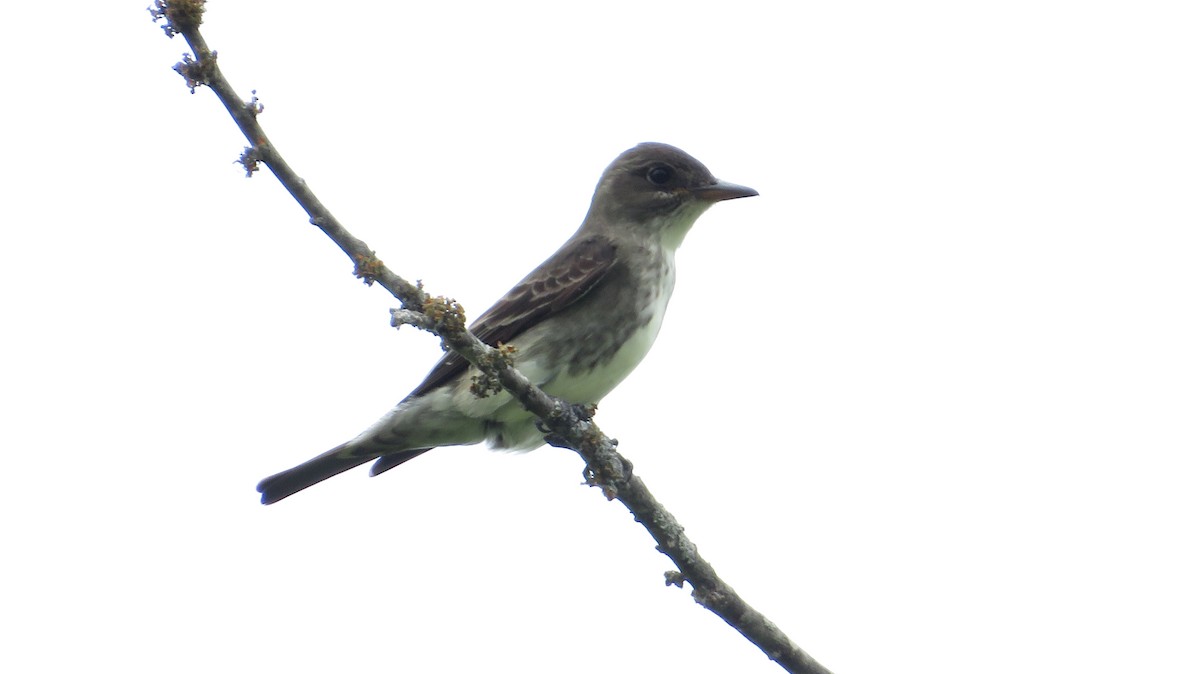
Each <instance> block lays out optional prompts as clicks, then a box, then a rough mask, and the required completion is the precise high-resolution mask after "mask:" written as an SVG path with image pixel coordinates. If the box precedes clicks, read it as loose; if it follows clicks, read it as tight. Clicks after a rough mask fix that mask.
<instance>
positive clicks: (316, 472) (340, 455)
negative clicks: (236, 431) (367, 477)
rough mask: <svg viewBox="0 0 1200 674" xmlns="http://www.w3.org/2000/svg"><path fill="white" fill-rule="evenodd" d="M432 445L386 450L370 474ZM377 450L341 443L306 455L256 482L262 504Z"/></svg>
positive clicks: (372, 456) (374, 455) (368, 457)
mask: <svg viewBox="0 0 1200 674" xmlns="http://www.w3.org/2000/svg"><path fill="white" fill-rule="evenodd" d="M430 449H432V447H423V448H420V449H408V450H404V451H402V452H396V453H390V454H387V455H385V456H383V457H382V458H379V461H378V462H377V463H376V464H375V466H373V467H372V470H371V475H378V474H380V473H382V472H384V471H386V470H389V469H391V468H395V467H396V466H398V465H400V464H402V463H404V462H405V461H408V460H409V459H411V458H413V457H416V456H420V455H421V454H424V453H425V452H428V451H429V450H430ZM379 456H380V455H379V454H378V453H370V452H363V451H362V448H361V447H352V446H351V443H345V444H341V445H338V446H337V447H334V448H333V449H331V450H329V451H328V452H325V453H324V454H322V455H320V456H318V457H315V458H313V459H309V460H308V461H305V462H304V463H302V464H300V465H299V466H296V467H295V468H289V469H287V470H285V471H283V472H282V473H276V474H274V475H272V476H271V477H268V478H265V479H264V480H263V481H262V482H259V483H258V491H259V492H260V493H261V494H262V502H263V504H264V505H267V504H271V503H275V502H276V501H280V500H283V499H285V498H287V497H289V496H291V495H292V494H295V493H296V492H298V491H301V490H303V489H308V488H309V487H311V486H313V485H314V484H317V483H318V482H321V481H323V480H328V479H329V478H331V477H333V476H334V475H337V474H339V473H344V472H346V471H348V470H350V469H351V468H354V467H355V466H361V465H362V464H364V463H366V462H368V461H370V460H372V459H375V458H378V457H379Z"/></svg>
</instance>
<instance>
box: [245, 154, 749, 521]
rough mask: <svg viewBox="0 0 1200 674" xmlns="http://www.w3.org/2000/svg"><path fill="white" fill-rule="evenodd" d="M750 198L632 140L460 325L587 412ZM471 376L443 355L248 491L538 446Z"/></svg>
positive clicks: (512, 403) (537, 436) (509, 407)
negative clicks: (697, 242) (459, 452)
mask: <svg viewBox="0 0 1200 674" xmlns="http://www.w3.org/2000/svg"><path fill="white" fill-rule="evenodd" d="M757 194H758V192H756V191H754V190H752V189H750V188H749V187H742V186H741V185H734V184H732V183H727V182H724V181H721V180H717V179H716V178H714V177H713V175H712V173H710V172H709V171H708V169H707V168H705V167H704V165H703V164H701V163H700V162H698V161H696V160H695V159H694V158H692V157H691V156H690V155H688V154H687V153H686V152H684V151H682V150H680V149H678V148H675V147H671V146H670V145H664V144H661V143H642V144H641V145H638V146H637V147H635V148H633V149H631V150H627V151H626V152H624V153H622V154H621V156H619V157H617V158H616V160H615V161H613V163H612V164H610V165H609V167H608V168H607V169H605V171H604V175H602V176H601V177H600V183H599V184H598V185H596V193H595V195H594V196H593V197H592V205H591V208H590V209H589V210H588V213H587V217H585V218H584V219H583V224H582V225H581V226H580V227H579V229H578V231H576V232H575V234H574V235H572V236H571V238H570V239H568V240H567V242H566V243H564V244H563V246H562V247H561V248H559V249H558V251H557V252H556V253H554V254H553V255H551V256H550V258H549V259H548V260H546V261H545V262H543V263H542V264H541V265H540V266H538V268H537V269H534V270H533V271H532V272H531V273H530V274H529V275H528V276H526V277H525V278H524V279H522V280H521V282H520V283H518V284H517V285H516V287H514V288H513V289H512V290H510V291H509V292H508V294H507V295H505V296H504V297H502V298H501V299H500V301H499V302H497V303H496V304H495V305H494V306H492V308H490V309H488V310H487V311H486V312H484V314H483V315H482V316H480V317H479V320H477V321H475V323H474V324H472V325H471V328H470V329H471V332H473V333H474V334H475V335H476V336H478V337H479V338H480V339H481V340H483V341H484V342H486V343H488V344H491V345H493V346H495V345H496V344H497V343H500V342H503V343H504V344H507V345H511V346H513V347H515V348H516V351H515V353H514V362H515V365H516V367H517V369H519V370H520V371H521V372H522V373H524V374H525V376H526V377H528V378H529V380H530V381H531V382H533V384H534V385H536V386H539V387H541V388H542V389H543V390H544V391H546V393H549V394H550V395H553V396H557V397H559V398H562V399H564V400H566V401H568V402H571V403H577V404H585V405H586V404H595V403H598V402H599V401H600V399H601V398H603V397H604V396H605V395H607V394H608V392H609V391H611V390H613V388H615V387H616V385H617V384H619V383H620V382H621V380H622V379H624V378H625V377H626V375H628V374H629V373H630V372H632V371H633V368H634V367H636V366H637V364H638V363H639V362H641V360H642V358H643V357H645V355H646V353H647V352H649V350H650V346H651V345H652V344H653V343H654V338H655V337H656V336H657V335H658V329H659V327H660V326H661V325H662V320H663V314H664V313H666V310H667V301H668V300H669V299H670V298H671V291H672V289H673V288H674V287H675V250H676V249H678V248H679V244H680V243H682V242H683V237H684V235H686V234H687V233H688V230H689V229H691V228H692V224H693V223H695V222H696V218H698V217H700V214H701V213H703V212H704V211H705V210H707V209H708V207H709V206H712V205H713V204H714V203H716V202H718V201H724V200H726V199H737V198H739V197H752V196H755V195H757ZM476 374H478V370H476V369H475V368H473V367H471V366H470V365H469V364H468V363H467V361H466V360H465V359H463V358H462V357H461V356H459V355H458V354H456V353H454V352H453V351H451V352H448V353H447V354H446V355H445V356H443V357H442V359H441V360H440V361H439V362H438V364H437V365H435V366H434V368H433V370H432V371H431V372H430V373H429V376H427V377H426V378H425V381H423V382H421V384H420V385H418V386H417V388H416V389H414V390H413V392H412V393H410V394H408V397H406V398H405V399H404V400H401V401H400V404H398V405H396V406H395V407H394V408H393V409H392V410H391V411H390V412H388V413H387V414H386V415H384V417H383V418H382V419H380V420H379V421H377V422H375V424H374V425H373V426H371V427H370V428H368V429H367V430H366V431H364V432H363V433H362V434H360V435H359V436H358V437H356V438H354V439H353V440H351V441H349V442H347V443H345V444H342V445H338V446H337V447H334V448H333V449H331V450H329V451H328V452H325V453H324V454H322V455H320V456H318V457H316V458H314V459H312V460H310V461H307V462H305V463H302V464H300V465H299V466H296V467H295V468H291V469H289V470H285V471H283V472H282V473H278V474H276V475H272V476H271V477H268V478H266V479H265V480H263V481H262V482H260V483H259V484H258V491H260V492H262V502H263V503H274V502H276V501H278V500H280V499H282V498H286V497H288V496H290V495H292V494H294V493H296V492H298V491H300V490H301V489H305V488H307V487H311V486H312V485H314V484H316V483H318V482H320V481H322V480H324V479H327V478H330V477H333V476H334V475H337V474H338V473H341V472H342V471H345V470H349V469H351V468H354V467H355V466H358V465H360V464H363V463H366V462H367V461H371V460H375V465H374V466H373V467H372V468H371V474H372V475H378V474H379V473H382V472H384V471H386V470H389V469H391V468H394V467H396V466H398V465H400V464H401V463H404V462H405V461H407V460H409V459H411V458H413V457H415V456H418V455H420V454H423V453H425V452H427V451H429V450H430V449H433V448H434V447H440V446H442V445H472V444H475V443H478V442H487V443H488V445H489V446H490V447H492V448H494V449H533V448H535V447H537V446H539V445H541V444H542V443H543V441H544V440H543V438H544V433H543V432H542V431H540V430H538V427H537V425H536V418H535V417H534V416H533V415H531V414H530V413H529V412H527V411H525V409H524V408H523V407H521V404H520V403H519V402H517V401H516V400H514V399H513V398H512V396H510V395H509V394H508V393H507V392H501V393H498V394H495V395H491V396H488V397H484V398H480V397H478V396H476V395H475V394H474V393H472V391H471V380H472V377H473V376H474V375H476Z"/></svg>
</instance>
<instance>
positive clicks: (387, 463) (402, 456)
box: [371, 447, 433, 477]
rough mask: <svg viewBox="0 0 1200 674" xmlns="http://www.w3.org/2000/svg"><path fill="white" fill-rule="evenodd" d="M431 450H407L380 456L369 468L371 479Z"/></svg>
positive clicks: (423, 448)
mask: <svg viewBox="0 0 1200 674" xmlns="http://www.w3.org/2000/svg"><path fill="white" fill-rule="evenodd" d="M431 449H433V447H422V448H420V449H409V450H406V451H403V452H397V453H395V454H387V455H385V456H381V457H379V460H378V461H376V462H375V465H373V466H371V477H375V476H376V475H379V474H382V473H386V472H387V471H389V470H391V469H393V468H395V467H396V466H399V465H400V464H402V463H404V462H405V461H408V460H409V459H415V458H417V457H418V456H421V455H422V454H424V453H425V452H428V451H429V450H431Z"/></svg>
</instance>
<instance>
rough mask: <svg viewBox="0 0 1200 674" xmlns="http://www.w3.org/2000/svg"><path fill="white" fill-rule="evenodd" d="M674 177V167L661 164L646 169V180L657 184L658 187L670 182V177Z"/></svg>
mask: <svg viewBox="0 0 1200 674" xmlns="http://www.w3.org/2000/svg"><path fill="white" fill-rule="evenodd" d="M674 177H675V171H674V169H672V168H671V167H670V166H665V165H663V164H658V165H656V166H651V167H650V170H649V171H646V180H649V181H650V183H651V184H653V185H658V186H659V187H662V186H663V185H666V184H667V183H669V182H671V178H674Z"/></svg>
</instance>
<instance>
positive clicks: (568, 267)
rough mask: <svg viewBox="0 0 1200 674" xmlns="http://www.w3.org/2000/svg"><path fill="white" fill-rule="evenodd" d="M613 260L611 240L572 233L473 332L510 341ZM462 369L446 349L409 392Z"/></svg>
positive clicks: (462, 362)
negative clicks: (575, 235) (580, 237)
mask: <svg viewBox="0 0 1200 674" xmlns="http://www.w3.org/2000/svg"><path fill="white" fill-rule="evenodd" d="M616 261H617V247H616V245H615V244H613V243H612V242H611V241H608V240H606V239H602V238H599V237H594V236H593V237H585V238H583V239H578V240H575V239H572V240H571V241H568V242H567V243H566V244H565V245H564V246H563V247H562V248H560V249H558V251H557V252H556V253H554V255H551V256H550V259H548V260H546V261H545V262H543V263H542V264H541V266H539V267H538V268H537V269H535V270H533V271H532V272H531V273H530V274H529V276H526V277H525V278H524V279H522V280H521V282H520V283H518V284H517V285H516V287H514V288H513V289H512V290H510V291H508V294H507V295H505V296H504V297H502V298H500V301H499V302H496V303H495V304H494V305H492V308H490V309H488V310H487V311H485V312H484V313H483V315H482V316H480V317H479V320H477V321H475V322H474V323H472V324H471V328H470V329H471V332H472V333H474V334H475V336H476V337H478V338H479V339H480V340H482V341H483V342H484V343H485V344H490V345H491V346H496V344H498V343H500V342H504V343H508V342H511V341H512V340H513V339H514V338H515V337H517V335H520V334H521V333H522V332H525V331H526V330H528V329H529V328H530V327H532V326H533V325H536V324H537V323H538V321H541V320H542V319H544V318H546V317H548V316H552V315H554V314H556V313H558V312H560V311H562V310H563V309H566V308H567V307H569V306H571V305H572V304H574V303H575V302H577V301H579V299H580V298H581V297H583V296H584V295H586V294H587V293H588V291H589V290H591V289H592V288H593V287H595V285H596V284H597V283H599V282H600V280H601V279H603V278H604V277H605V275H607V274H608V272H609V271H610V270H611V269H612V267H613V265H614V264H615V263H616ZM465 369H467V361H466V359H465V358H463V357H462V356H460V355H458V354H457V353H454V352H453V351H450V352H448V353H446V355H444V356H442V359H441V360H440V361H438V364H437V365H435V366H434V367H433V370H431V371H430V372H429V375H428V376H426V377H425V381H423V382H421V384H420V385H419V386H417V388H416V389H414V390H413V392H412V393H411V394H409V395H410V396H421V395H425V394H426V393H428V392H429V391H432V390H433V389H435V388H437V387H438V386H441V385H442V384H445V383H446V382H448V381H450V380H451V379H453V378H454V377H456V376H458V375H459V373H461V372H462V371H463V370H465Z"/></svg>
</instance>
